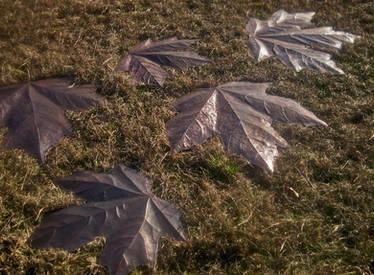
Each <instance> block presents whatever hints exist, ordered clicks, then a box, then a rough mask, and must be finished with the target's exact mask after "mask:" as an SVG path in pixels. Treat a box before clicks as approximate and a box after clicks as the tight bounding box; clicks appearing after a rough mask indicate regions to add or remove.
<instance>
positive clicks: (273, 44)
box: [246, 10, 359, 74]
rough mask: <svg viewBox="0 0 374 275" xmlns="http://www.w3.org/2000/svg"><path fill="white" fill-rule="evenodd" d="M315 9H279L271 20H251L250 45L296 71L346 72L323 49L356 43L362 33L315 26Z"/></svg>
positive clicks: (256, 54)
mask: <svg viewBox="0 0 374 275" xmlns="http://www.w3.org/2000/svg"><path fill="white" fill-rule="evenodd" d="M314 14H315V13H314V12H302V13H287V12H286V11H284V10H278V11H277V12H275V13H274V14H273V15H272V16H271V17H270V18H269V19H268V20H264V21H262V20H259V19H256V18H251V19H249V22H248V24H247V26H246V30H247V33H248V35H249V40H248V47H249V50H250V52H251V53H252V55H253V56H254V57H255V58H256V59H257V60H258V61H261V60H264V59H266V58H268V57H271V56H275V57H277V58H278V59H279V60H280V61H281V62H282V63H283V64H285V65H287V66H288V67H290V68H292V69H293V70H295V71H296V72H299V71H300V70H302V69H304V68H310V69H312V70H315V71H319V72H331V73H337V74H344V72H343V71H342V70H341V69H339V68H338V67H337V66H336V64H335V62H334V61H333V60H331V55H330V54H328V53H325V52H322V51H320V50H315V49H313V47H316V48H320V49H323V48H325V49H340V48H341V47H342V44H343V42H349V43H353V42H354V40H355V39H356V38H358V37H359V36H356V35H353V34H350V33H347V32H342V31H334V30H333V29H332V28H331V27H320V28H307V27H310V26H312V25H313V24H312V23H311V20H312V18H313V16H314Z"/></svg>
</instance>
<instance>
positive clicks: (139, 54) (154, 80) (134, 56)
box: [115, 37, 210, 87]
mask: <svg viewBox="0 0 374 275" xmlns="http://www.w3.org/2000/svg"><path fill="white" fill-rule="evenodd" d="M193 43H195V40H188V39H184V40H178V39H176V38H175V37H173V38H169V39H165V40H162V41H158V42H152V41H151V40H150V39H148V40H146V41H144V42H142V43H141V44H139V45H138V46H136V47H135V48H134V49H133V50H131V51H130V52H129V55H127V56H125V57H123V58H122V59H121V60H120V61H119V63H118V65H117V67H116V68H115V71H128V72H130V76H131V77H132V78H133V79H134V80H135V81H140V82H144V83H145V84H149V85H153V86H159V87H162V85H163V83H164V81H165V79H166V77H167V76H168V73H167V72H166V71H165V70H164V69H163V68H162V67H161V65H163V66H168V67H172V68H175V69H179V70H186V69H187V68H188V67H191V66H200V65H202V64H204V63H209V62H210V60H209V59H208V58H206V57H202V56H199V55H198V54H197V53H195V52H191V51H182V52H178V50H187V49H188V47H189V46H190V45H192V44H193Z"/></svg>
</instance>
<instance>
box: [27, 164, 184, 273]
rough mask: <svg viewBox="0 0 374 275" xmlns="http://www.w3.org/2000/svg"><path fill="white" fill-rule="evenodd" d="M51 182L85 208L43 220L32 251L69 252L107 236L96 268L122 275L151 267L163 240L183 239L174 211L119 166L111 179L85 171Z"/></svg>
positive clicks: (137, 177) (130, 171) (136, 175)
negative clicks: (163, 236)
mask: <svg viewBox="0 0 374 275" xmlns="http://www.w3.org/2000/svg"><path fill="white" fill-rule="evenodd" d="M55 182H56V184H57V185H59V186H60V187H62V188H64V189H67V190H70V191H72V192H73V193H74V194H75V195H76V196H78V197H80V198H83V199H84V200H86V201H87V202H88V203H87V204H84V205H80V206H71V207H68V208H65V209H62V210H58V211H56V212H53V213H51V214H49V215H48V216H47V217H45V218H44V219H43V221H42V223H41V225H40V226H39V227H38V228H37V229H36V230H35V231H34V233H33V234H32V236H31V238H30V240H31V244H32V246H34V247H37V248H62V249H66V250H69V251H72V250H75V249H77V248H79V247H81V246H82V245H84V244H86V243H88V242H90V241H92V240H93V239H94V238H95V237H97V236H105V238H106V244H105V247H104V250H103V253H102V255H101V257H100V259H99V262H100V264H102V265H104V266H107V267H108V268H109V271H110V273H111V274H126V273H127V272H129V271H130V270H131V269H132V268H134V267H135V266H137V265H147V264H150V263H153V262H154V260H155V258H156V254H157V247H158V242H159V239H160V237H161V235H168V236H170V237H172V238H174V239H176V240H180V241H182V240H185V233H184V230H183V226H182V223H181V220H180V214H179V212H178V210H177V209H176V208H175V207H174V206H173V205H172V204H170V203H168V202H166V201H163V200H161V199H159V198H157V197H155V196H154V195H153V194H152V193H151V191H150V190H149V182H148V180H147V179H146V178H145V177H144V176H143V175H142V174H140V173H139V172H137V171H135V170H133V169H130V168H127V167H125V166H123V165H118V166H117V167H116V168H115V169H114V170H113V172H112V173H111V174H97V173H93V172H88V171H84V172H78V173H75V174H73V175H71V176H68V177H64V178H61V179H58V180H56V181H55Z"/></svg>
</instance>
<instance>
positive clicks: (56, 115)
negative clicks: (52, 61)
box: [0, 78, 103, 163]
mask: <svg viewBox="0 0 374 275" xmlns="http://www.w3.org/2000/svg"><path fill="white" fill-rule="evenodd" d="M71 84H72V81H71V80H70V79H67V78H54V79H46V80H40V81H32V82H28V83H24V84H18V85H12V86H6V87H0V127H8V133H7V135H6V137H5V140H4V143H3V148H4V149H12V148H21V149H24V150H25V151H26V152H28V153H29V154H31V155H33V156H35V157H36V158H38V160H39V161H40V162H42V163H44V162H45V155H46V153H47V151H48V149H49V148H51V147H52V146H54V145H56V144H57V143H58V142H59V141H60V140H61V138H62V137H63V136H64V135H71V134H72V132H71V126H70V123H69V121H68V120H67V119H66V118H65V115H64V112H65V110H76V111H79V110H85V109H88V108H90V107H92V106H94V105H97V104H98V103H99V102H101V101H103V98H102V97H101V96H99V95H98V94H96V93H95V90H96V88H95V87H94V86H93V85H82V86H73V87H72V86H69V85H71Z"/></svg>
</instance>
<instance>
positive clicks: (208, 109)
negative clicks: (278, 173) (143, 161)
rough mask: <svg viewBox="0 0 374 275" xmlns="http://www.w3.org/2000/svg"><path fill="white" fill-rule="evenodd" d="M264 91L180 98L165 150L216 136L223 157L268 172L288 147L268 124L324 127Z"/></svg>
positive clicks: (253, 88) (243, 88)
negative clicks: (236, 158) (232, 157)
mask: <svg viewBox="0 0 374 275" xmlns="http://www.w3.org/2000/svg"><path fill="white" fill-rule="evenodd" d="M269 85H270V83H251V82H230V83H226V84H224V85H221V86H218V87H216V88H210V89H209V88H208V89H198V90H196V91H195V92H193V93H191V94H188V95H186V96H184V97H182V98H181V99H180V100H179V101H178V103H177V104H176V110H177V111H178V112H179V114H178V115H177V116H176V117H174V118H172V119H171V120H170V121H168V122H167V124H166V130H167V137H168V140H169V143H170V146H171V149H172V150H173V151H174V152H177V151H180V150H185V149H188V148H190V147H191V146H192V145H194V144H202V143H203V142H205V141H206V140H207V139H208V138H209V137H212V136H218V137H219V138H220V140H221V142H222V144H223V146H224V150H225V151H226V152H228V153H229V154H237V155H241V156H243V157H244V158H245V159H246V160H247V161H248V162H250V163H252V164H254V165H257V166H259V167H262V168H264V169H266V170H268V171H271V172H272V171H273V170H274V162H275V160H276V158H277V156H278V149H277V147H278V146H280V147H287V146H288V144H287V142H286V141H285V140H284V139H283V138H282V137H281V136H280V135H279V134H278V133H277V132H276V131H275V129H274V128H273V127H272V126H271V124H272V122H273V121H276V122H280V123H299V124H302V125H305V126H310V125H323V126H326V125H327V124H326V123H325V122H323V121H322V120H320V119H318V118H317V117H316V116H315V115H314V114H313V113H311V112H310V111H308V110H306V109H304V108H303V107H302V106H300V105H299V104H298V103H296V102H295V101H293V100H291V99H287V98H283V97H279V96H273V95H268V94H266V92H265V91H266V89H267V87H269Z"/></svg>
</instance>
